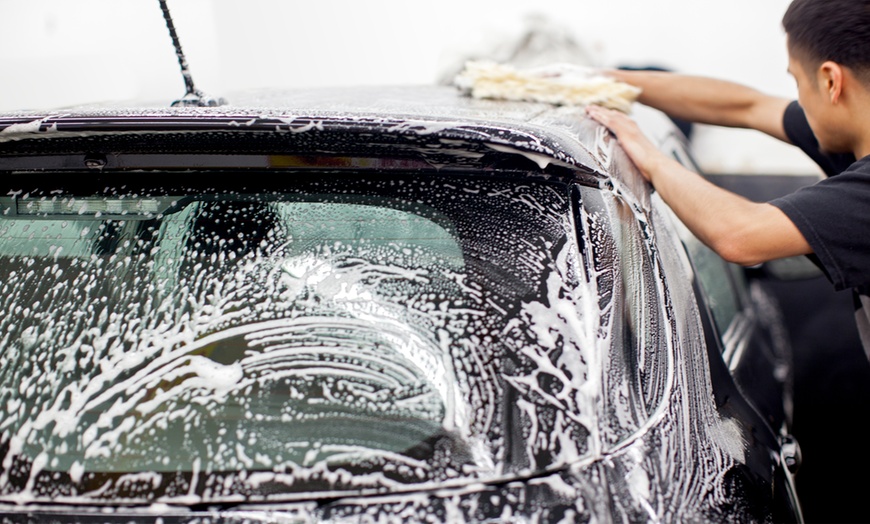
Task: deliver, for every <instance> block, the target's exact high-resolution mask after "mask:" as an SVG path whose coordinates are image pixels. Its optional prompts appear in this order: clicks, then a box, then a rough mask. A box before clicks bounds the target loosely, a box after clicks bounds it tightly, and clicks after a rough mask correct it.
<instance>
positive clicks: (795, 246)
mask: <svg viewBox="0 0 870 524" xmlns="http://www.w3.org/2000/svg"><path fill="white" fill-rule="evenodd" d="M645 171H646V173H645V175H647V176H648V177H649V180H650V182H651V183H652V184H653V186H654V187H655V188H656V191H658V193H659V194H660V195H661V197H662V199H663V200H664V201H665V202H666V203H667V204H668V205H669V206H670V207H671V209H673V211H674V213H675V214H676V215H677V216H678V217H679V218H680V220H682V222H683V223H684V224H686V227H688V228H689V230H690V231H692V233H694V234H695V236H697V237H698V239H699V240H701V241H702V242H703V243H705V244H706V245H708V246H710V248H711V249H713V250H714V251H716V252H717V253H718V254H719V255H720V256H722V257H723V258H725V259H726V260H729V261H731V262H735V263H737V264H741V265H754V264H758V263H761V262H766V261H768V260H773V259H776V258H782V257H787V256H793V255H803V254H807V253H811V252H812V249H811V248H810V246H809V244H807V242H806V240H805V239H804V237H803V235H802V234H801V233H800V231H799V230H798V229H797V227H795V225H794V224H793V223H792V222H791V220H789V218H788V217H787V216H786V215H785V214H784V213H783V212H782V211H781V210H780V209H778V208H776V207H774V206H772V205H770V204H767V203H760V202H753V201H751V200H748V199H746V198H744V197H742V196H740V195H737V194H735V193H732V192H730V191H727V190H725V189H723V188H721V187H719V186H716V185H715V184H713V183H711V182H709V181H708V180H706V179H705V178H703V177H702V176H700V175H698V174H697V173H694V172H692V171H689V170H688V169H686V168H684V167H683V166H682V165H681V164H680V163H678V162H676V161H674V160H673V159H670V158H669V157H665V156H661V157H660V158H659V160H658V161H657V162H654V163H652V164H651V165H648V166H647V168H646V169H645Z"/></svg>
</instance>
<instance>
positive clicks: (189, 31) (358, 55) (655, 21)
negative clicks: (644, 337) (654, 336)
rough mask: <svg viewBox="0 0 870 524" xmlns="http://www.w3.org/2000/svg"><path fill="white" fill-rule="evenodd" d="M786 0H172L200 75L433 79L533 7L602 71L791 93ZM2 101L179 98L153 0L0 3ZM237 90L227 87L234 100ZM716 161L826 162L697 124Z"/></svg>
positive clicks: (325, 80) (39, 104) (733, 169)
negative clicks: (668, 73) (649, 71)
mask: <svg viewBox="0 0 870 524" xmlns="http://www.w3.org/2000/svg"><path fill="white" fill-rule="evenodd" d="M788 3H789V0H731V1H729V2H721V1H713V0H656V1H642V0H606V1H600V0H597V1H592V0H541V1H539V2H534V3H533V2H527V1H521V0H440V1H437V2H425V3H424V2H415V1H413V0H364V1H363V0H356V1H354V0H316V1H311V0H309V1H299V0H244V1H241V0H169V2H168V5H169V8H170V10H171V13H172V16H173V19H174V22H175V26H176V29H177V32H178V35H179V38H180V41H181V44H182V47H183V49H184V52H185V54H186V56H187V61H188V64H189V66H190V70H191V73H192V75H193V78H194V81H195V83H196V87H197V88H199V89H200V90H202V91H204V92H205V93H206V94H209V95H214V96H224V97H225V98H228V99H229V97H228V93H231V92H232V91H234V90H238V89H245V88H254V87H311V86H324V85H336V84H341V85H361V84H366V85H372V84H396V83H399V84H420V83H433V82H437V81H438V80H439V79H441V77H442V76H443V75H444V74H445V71H449V70H450V69H451V68H453V67H455V66H456V64H457V63H461V62H460V61H461V60H462V59H463V57H467V56H469V55H473V54H480V53H486V52H489V51H491V50H492V49H494V48H496V47H498V46H500V45H501V46H503V45H504V44H505V43H506V42H511V41H515V40H516V39H517V38H518V36H519V35H521V34H522V33H523V32H524V31H525V30H526V29H527V28H528V27H529V24H530V23H531V22H530V20H531V19H532V18H534V17H536V18H537V19H538V22H539V23H540V20H544V21H545V22H546V23H547V24H549V25H550V26H551V27H552V28H553V30H554V31H561V32H563V33H564V34H567V35H569V36H570V37H571V38H573V39H574V40H575V41H576V42H578V43H579V44H580V45H581V46H582V47H583V48H584V49H585V51H586V54H587V56H588V58H589V60H588V62H589V65H593V66H596V67H617V66H634V67H647V66H657V67H665V68H668V69H671V70H675V71H679V72H683V73H690V74H699V75H706V76H714V77H717V78H723V79H726V80H733V81H735V82H740V83H743V84H747V85H750V86H752V87H755V88H757V89H760V90H763V91H766V92H769V93H772V94H777V95H782V96H788V97H794V96H796V89H795V86H794V81H793V79H792V78H791V77H790V76H789V75H788V74H787V73H786V67H787V65H788V64H787V55H786V50H785V35H784V33H783V30H782V26H781V18H782V15H783V13H784V12H785V9H786V7H787V6H788ZM0 49H2V53H0V74H2V78H0V110H15V109H44V108H59V107H67V106H71V105H76V104H83V103H88V102H97V101H105V100H111V101H117V100H126V99H134V98H139V99H147V100H167V101H172V100H175V99H177V98H179V97H180V96H182V95H183V94H184V84H183V80H182V77H181V75H180V73H179V68H178V62H177V60H176V57H175V53H174V49H173V47H172V42H171V39H170V37H169V33H168V31H167V29H166V25H165V22H164V20H163V15H162V11H161V9H160V5H159V2H158V0H0ZM231 101H232V100H231V99H230V102H231ZM694 142H695V153H696V155H697V158H698V160H699V163H700V164H701V167H702V168H704V169H705V170H706V171H708V172H710V173H729V174H735V173H741V174H742V173H765V174H799V175H807V174H817V173H818V169H817V168H816V167H815V165H814V164H812V163H811V162H810V161H809V160H808V159H807V158H806V157H805V156H804V155H803V154H801V153H799V152H797V151H796V150H794V148H792V147H790V146H787V145H784V144H781V143H779V142H777V141H776V140H774V139H771V138H768V137H767V136H765V135H762V134H760V133H757V132H754V131H745V130H733V129H721V128H708V127H704V126H700V127H696V133H695V134H694Z"/></svg>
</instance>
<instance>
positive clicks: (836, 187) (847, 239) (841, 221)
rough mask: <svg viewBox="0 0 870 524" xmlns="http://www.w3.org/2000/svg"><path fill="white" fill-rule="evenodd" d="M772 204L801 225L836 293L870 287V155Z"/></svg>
mask: <svg viewBox="0 0 870 524" xmlns="http://www.w3.org/2000/svg"><path fill="white" fill-rule="evenodd" d="M770 204H772V205H774V206H776V207H778V208H779V209H781V210H782V211H783V213H785V214H786V216H788V218H789V219H790V220H791V221H792V222H793V223H794V224H795V226H797V228H798V229H799V230H800V232H801V233H802V234H803V236H804V238H805V239H806V241H807V242H808V243H809V244H810V247H812V248H813V251H814V253H815V254H816V256H817V257H818V260H819V262H820V263H821V264H822V265H823V266H824V268H825V271H826V273H827V274H828V277H829V278H830V279H831V282H832V283H833V284H834V287H835V288H836V289H838V290H839V289H848V288H853V287H854V288H860V287H864V286H867V285H870V157H864V158H863V159H861V160H860V161H858V162H855V163H854V164H853V165H852V167H850V168H848V169H847V170H846V171H844V172H842V173H841V174H839V175H837V176H834V177H831V178H827V179H824V180H821V181H819V182H817V183H815V184H813V185H811V186H807V187H804V188H801V189H799V190H797V191H795V192H794V193H791V194H788V195H785V196H783V197H780V198H777V199H775V200H771V201H770Z"/></svg>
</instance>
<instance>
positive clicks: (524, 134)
mask: <svg viewBox="0 0 870 524" xmlns="http://www.w3.org/2000/svg"><path fill="white" fill-rule="evenodd" d="M226 99H227V101H228V104H227V105H223V106H220V107H169V104H166V105H163V104H154V103H135V104H134V103H111V104H93V105H88V106H77V107H71V108H63V109H55V110H46V111H21V112H12V113H5V114H0V170H10V169H16V168H22V165H23V166H25V167H24V168H26V166H27V165H32V162H31V163H30V164H28V163H27V162H24V164H21V162H16V160H15V159H16V158H19V159H20V158H21V155H23V156H26V157H32V156H33V155H34V154H37V153H42V154H45V153H46V152H47V151H51V152H53V153H55V154H63V153H65V152H72V151H80V150H81V148H82V144H83V143H84V142H85V141H87V142H88V143H89V144H91V146H92V147H97V148H99V147H98V146H95V145H94V143H95V142H100V140H102V141H103V142H104V148H105V147H109V145H110V143H111V141H112V140H117V139H118V138H119V137H123V136H125V135H131V134H143V133H154V134H178V133H183V134H185V140H183V141H179V140H164V141H163V142H164V145H165V144H180V143H186V144H188V147H201V148H208V147H211V148H212V150H211V152H213V153H214V152H217V150H218V149H219V148H222V149H223V150H224V151H232V152H236V153H242V152H245V151H248V152H251V153H253V152H255V149H256V147H268V146H263V145H262V144H264V143H265V142H269V140H270V139H269V138H268V137H266V136H264V135H265V134H264V133H262V132H263V131H268V132H270V134H272V135H275V137H274V141H275V142H276V143H275V144H274V148H275V149H276V150H285V149H286V148H287V147H288V145H287V144H288V139H287V138H286V136H291V137H292V140H291V141H292V142H293V144H294V145H293V147H296V148H301V149H299V150H298V151H297V150H294V152H297V153H299V152H304V151H305V148H306V147H308V148H311V149H312V150H317V151H329V150H330V148H332V150H335V151H340V150H342V148H345V149H347V151H341V152H342V153H344V154H359V147H362V146H360V144H362V143H365V148H364V149H367V150H369V151H371V150H380V151H383V150H384V148H385V147H386V148H392V149H393V150H395V149H405V150H411V149H414V150H415V151H416V152H418V153H420V152H423V153H425V154H424V157H426V160H427V161H430V163H436V164H438V163H440V164H442V165H444V164H453V163H458V164H461V165H474V163H475V158H483V157H486V158H488V159H489V160H488V162H490V163H492V162H493V160H492V156H493V154H495V155H496V156H499V157H502V158H503V157H511V156H513V157H516V156H519V157H522V158H524V159H526V161H529V160H530V161H531V162H533V163H534V164H536V165H537V166H538V168H539V169H540V170H541V171H546V170H547V169H548V168H554V167H555V168H557V169H562V170H565V169H567V170H568V171H571V172H573V173H575V174H578V173H579V174H580V175H581V176H583V177H588V176H592V177H594V178H599V179H600V178H606V177H609V176H611V175H612V174H613V173H612V170H611V169H610V167H609V163H610V162H611V158H610V157H611V153H612V149H613V144H614V143H615V141H614V140H612V137H611V136H610V135H609V134H608V133H606V132H605V131H604V128H603V127H601V126H600V125H599V124H597V123H596V122H594V121H592V120H591V119H589V118H587V117H586V114H585V110H584V108H582V107H577V106H554V105H551V104H543V103H532V102H514V101H504V100H482V99H476V98H472V97H470V96H467V95H465V94H463V93H461V92H460V91H459V90H458V89H457V88H455V87H453V86H438V85H431V86H362V87H335V88H323V89H284V90H277V89H264V90H256V91H246V92H239V93H233V94H231V95H229V96H227V97H226ZM636 106H638V105H637V104H636ZM638 107H640V106H638ZM647 109H648V108H647ZM647 116H648V115H647ZM647 120H649V119H647ZM653 120H654V119H653ZM647 127H650V126H649V125H647ZM652 127H657V128H659V129H664V131H663V132H664V133H665V134H667V133H670V132H671V129H669V128H668V127H667V126H665V127H662V125H661V124H659V125H658V126H652ZM197 132H203V133H210V134H209V135H208V138H207V139H206V138H203V140H202V143H201V144H199V145H198V146H197V145H195V144H196V142H197V137H198V136H202V135H201V134H200V135H198V134H197ZM245 132H250V133H248V135H250V134H251V133H256V135H257V136H256V138H253V137H252V138H251V140H250V143H249V144H246V143H245V141H244V140H239V136H241V135H244V134H245ZM257 132H260V133H257ZM309 132H313V133H314V134H316V135H317V139H316V140H309V139H308V138H309V137H304V136H303V135H305V134H306V133H309ZM318 132H319V133H318ZM215 133H232V134H233V137H234V138H233V141H232V142H226V141H221V140H215V136H216V135H215ZM281 135H284V137H282V138H278V137H279V136H281ZM128 142H129V141H128ZM254 142H256V144H258V145H257V146H256V147H255V146H254ZM278 142H280V143H278ZM209 144H210V145H209ZM306 144H307V145H306ZM352 144H356V145H357V149H354V147H353V146H352ZM179 147H181V146H179ZM246 148H250V149H246ZM115 150H117V144H115ZM203 151H206V149H203ZM140 152H143V151H140ZM259 152H264V151H259ZM426 155H428V156H426ZM430 159H434V160H430ZM31 160H32V159H31ZM527 163H528V162H527Z"/></svg>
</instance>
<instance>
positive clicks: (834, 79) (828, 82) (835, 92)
mask: <svg viewBox="0 0 870 524" xmlns="http://www.w3.org/2000/svg"><path fill="white" fill-rule="evenodd" d="M818 76H819V79H818V80H819V87H820V88H821V89H822V92H824V93H827V95H828V99H829V100H830V102H831V103H832V104H837V103H838V102H839V101H840V96H841V95H842V94H843V79H844V78H843V77H844V71H843V66H841V65H840V64H838V63H836V62H832V61H831V60H828V61H826V62H824V63H822V65H821V66H819V69H818Z"/></svg>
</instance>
